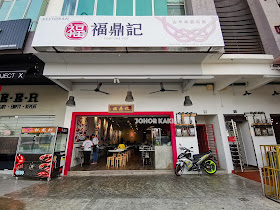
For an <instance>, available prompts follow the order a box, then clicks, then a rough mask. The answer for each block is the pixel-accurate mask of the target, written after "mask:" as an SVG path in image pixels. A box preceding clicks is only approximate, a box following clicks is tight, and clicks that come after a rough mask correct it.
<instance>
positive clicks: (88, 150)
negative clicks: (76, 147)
mask: <svg viewBox="0 0 280 210" xmlns="http://www.w3.org/2000/svg"><path fill="white" fill-rule="evenodd" d="M82 147H83V149H84V151H83V152H84V165H85V166H89V164H90V153H91V147H93V144H92V141H91V140H89V136H87V137H86V140H85V141H84V142H83V146H82Z"/></svg>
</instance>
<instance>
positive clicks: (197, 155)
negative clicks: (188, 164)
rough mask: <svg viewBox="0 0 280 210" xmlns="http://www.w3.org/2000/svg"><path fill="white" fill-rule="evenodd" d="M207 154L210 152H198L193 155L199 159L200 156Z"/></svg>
mask: <svg viewBox="0 0 280 210" xmlns="http://www.w3.org/2000/svg"><path fill="white" fill-rule="evenodd" d="M207 154H208V152H204V153H200V154H196V155H193V158H194V159H199V158H201V157H202V156H204V155H207Z"/></svg>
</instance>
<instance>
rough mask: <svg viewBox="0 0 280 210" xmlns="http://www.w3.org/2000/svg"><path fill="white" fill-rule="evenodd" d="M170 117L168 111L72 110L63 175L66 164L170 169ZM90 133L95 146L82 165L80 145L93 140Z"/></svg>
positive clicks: (73, 167)
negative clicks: (75, 111) (98, 111)
mask: <svg viewBox="0 0 280 210" xmlns="http://www.w3.org/2000/svg"><path fill="white" fill-rule="evenodd" d="M173 118H174V117H173V113H172V112H160V113H154V112H152V113H124V114H121V113H117V114H116V113H73V119H72V124H71V130H70V137H69V143H68V149H67V157H66V166H65V170H64V174H67V171H69V169H70V166H71V171H92V170H154V169H158V168H159V167H166V168H172V167H173V165H174V159H173V158H174V155H173V157H172V154H174V153H175V158H176V156H177V154H176V147H175V145H176V142H175V141H176V140H175V135H174V134H175V127H174V124H173V122H174V121H173ZM93 135H95V137H96V138H97V139H98V146H97V148H95V146H94V148H93V150H92V151H91V152H90V153H91V154H90V163H91V164H90V165H89V166H85V165H84V161H85V158H84V157H85V156H84V155H85V153H84V152H83V148H82V145H83V142H85V140H86V139H87V137H89V139H90V140H93V142H96V139H95V140H94V139H93V138H94V137H93ZM71 147H72V148H71ZM93 153H95V154H93ZM94 155H95V158H94ZM96 157H98V158H97V161H96ZM175 161H176V160H175ZM96 162H97V163H96ZM162 163H164V164H166V165H165V166H163V164H162ZM161 169H162V168H161Z"/></svg>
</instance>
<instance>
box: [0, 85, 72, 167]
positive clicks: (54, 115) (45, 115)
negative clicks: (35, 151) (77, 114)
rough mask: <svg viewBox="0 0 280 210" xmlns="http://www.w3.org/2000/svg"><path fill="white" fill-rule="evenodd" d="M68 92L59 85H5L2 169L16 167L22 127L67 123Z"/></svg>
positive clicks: (0, 105)
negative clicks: (66, 102) (66, 103)
mask: <svg viewBox="0 0 280 210" xmlns="http://www.w3.org/2000/svg"><path fill="white" fill-rule="evenodd" d="M66 100H67V92H66V91H64V90H63V89H61V88H60V87H58V86H55V85H51V86H50V85H46V86H44V85H42V86H36V85H35V86H2V90H1V92H0V157H1V158H0V170H4V169H9V170H11V169H13V166H14V165H13V164H14V160H15V154H16V149H17V144H18V139H19V135H20V133H21V129H22V127H41V126H49V127H52V126H57V125H63V122H64V113H65V101H66Z"/></svg>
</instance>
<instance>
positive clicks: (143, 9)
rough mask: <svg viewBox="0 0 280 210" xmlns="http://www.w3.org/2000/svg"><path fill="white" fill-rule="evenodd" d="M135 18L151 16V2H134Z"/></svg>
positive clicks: (148, 0)
mask: <svg viewBox="0 0 280 210" xmlns="http://www.w3.org/2000/svg"><path fill="white" fill-rule="evenodd" d="M136 16H152V0H136Z"/></svg>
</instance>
